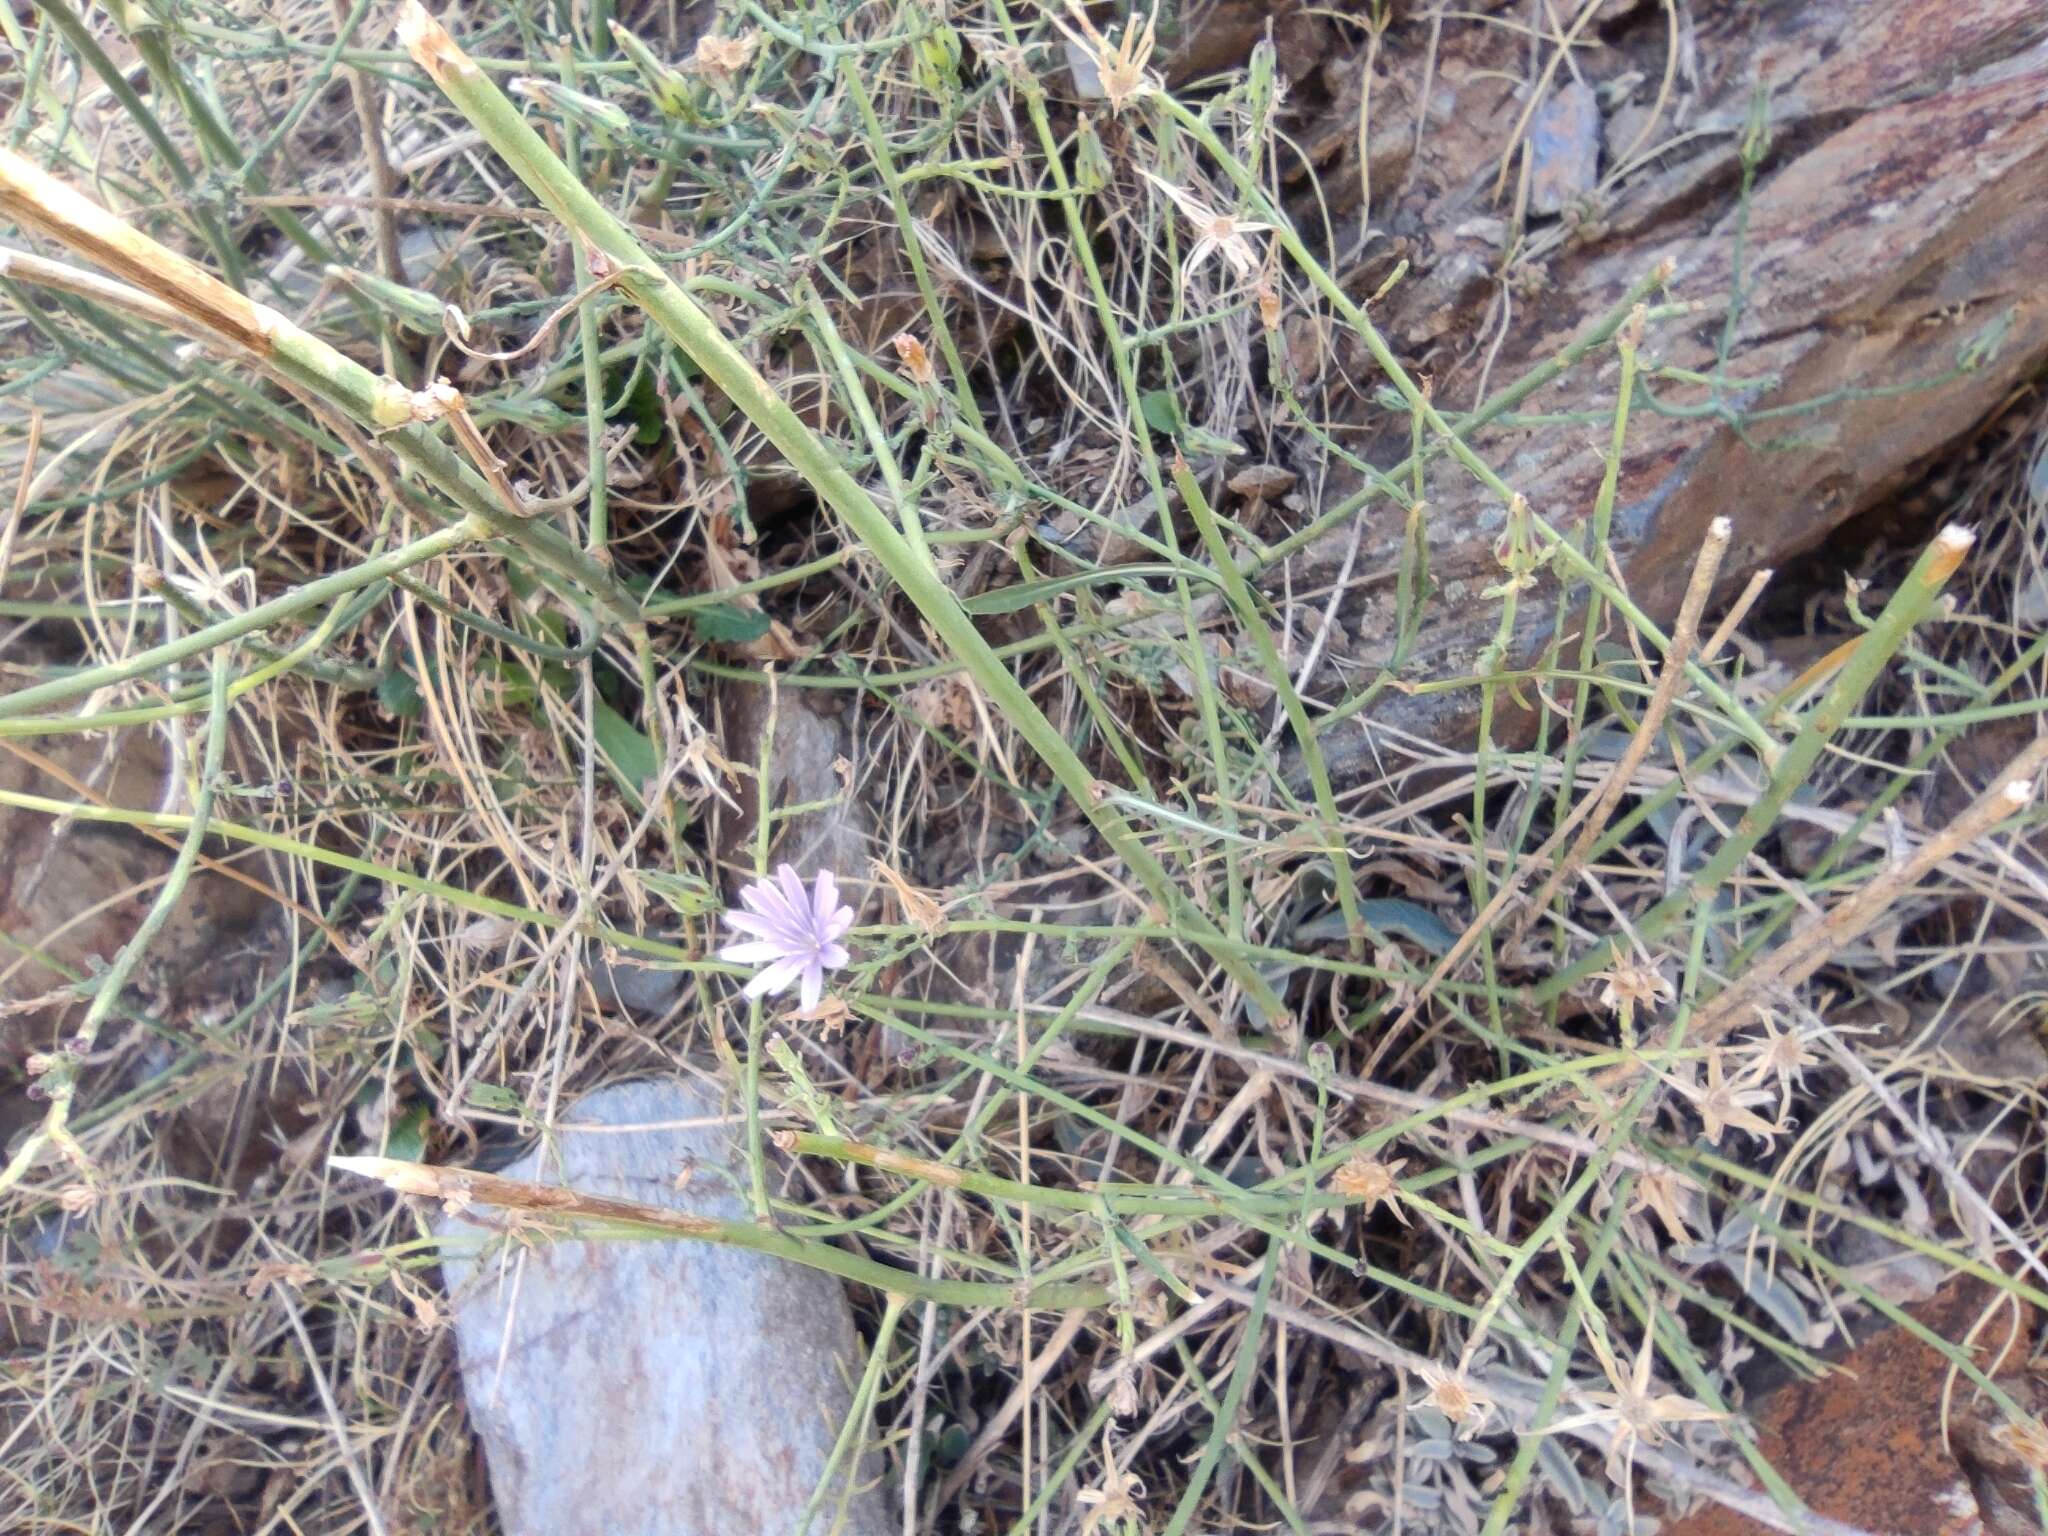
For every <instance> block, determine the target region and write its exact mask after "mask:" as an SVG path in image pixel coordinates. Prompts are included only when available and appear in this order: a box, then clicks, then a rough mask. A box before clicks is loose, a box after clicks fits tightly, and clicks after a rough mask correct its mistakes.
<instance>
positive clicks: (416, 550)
mask: <svg viewBox="0 0 2048 1536" xmlns="http://www.w3.org/2000/svg"><path fill="white" fill-rule="evenodd" d="M485 531H486V530H485V529H484V528H483V526H482V525H481V524H480V523H479V522H478V521H477V520H476V519H475V518H464V519H463V520H462V521H461V522H459V523H456V524H455V525H454V526H453V527H449V528H442V529H438V530H437V531H435V532H433V533H429V534H426V535H424V536H422V537H420V538H417V539H415V540H413V541H412V543H410V544H405V545H401V546H400V547H399V548H397V549H394V550H392V551H391V552H390V553H389V554H384V555H377V556H374V557H373V558H371V559H368V560H365V561H363V562H361V563H360V564H358V565H352V566H350V567H349V568H348V569H347V570H345V571H337V572H335V573H334V574H333V575H332V576H323V577H321V578H320V579H319V580H318V581H309V582H307V583H306V585H304V586H303V587H294V588H293V589H292V590H291V591H289V592H286V593H284V594H282V595H281V596H278V597H273V598H272V599H271V600H270V601H269V602H267V603H259V604H257V605H256V606H255V607H254V608H251V609H250V610H249V611H248V612H247V613H238V614H236V615H235V616H234V617H232V618H227V619H222V620H221V621H220V622H219V623H217V624H209V625H208V626H207V627H206V628H204V629H195V630H193V631H192V632H191V633H190V634H188V635H181V636H180V637H179V638H178V639H176V640H168V641H166V642H164V644H162V645H158V646H152V647H151V648H150V649H148V650H146V651H138V652H136V654H134V655H133V656H129V657H127V658H125V659H123V660H121V661H110V662H107V663H105V664H104V665H101V666H97V667H87V668H86V669H85V670H83V671H81V672H74V673H72V674H71V675H70V676H69V677H59V678H52V679H51V680H50V681H49V682H47V683H37V684H36V685H35V686H34V687H32V688H23V689H20V690H18V691H16V692H14V693H10V694H8V695H7V696H6V697H5V698H0V720H6V719H12V718H14V717H15V716H18V715H26V714H32V713H33V712H34V711H36V710H38V709H42V708H44V707H45V706H47V705H50V704H55V703H59V702H61V701H62V700H65V699H75V698H77V697H79V696H80V695H81V694H88V693H96V692H98V691H99V690H100V689H102V688H110V687H113V686H114V685H116V684H118V683H126V682H133V681H134V680H135V679H136V678H138V677H147V676H149V675H150V674H151V673H153V672H158V671H161V670H162V669H164V668H165V667H171V666H175V665H177V664H178V663H179V662H181V661H184V660H186V659H188V658H190V657H193V656H200V655H204V654H205V653H206V652H208V651H211V650H213V649H215V648H216V647H219V646H223V645H226V644H228V643H229V642H230V641H233V640H238V639H240V638H241V637H242V636H243V635H247V634H253V633H255V632H256V631H257V630H259V629H268V628H269V627H270V626H271V625H273V624H278V623H282V622H283V621H284V620H286V619H289V618H291V617H293V616H294V615H296V614H300V613H304V612H305V611H306V610H307V609H308V608H318V607H320V606H321V605H322V604H323V603H327V602H330V601H332V600H333V599H335V598H337V597H342V596H345V595H346V594H348V593H350V592H354V591H356V590H357V589H359V588H361V587H366V586H368V585H369V584H370V583H372V582H375V581H382V580H383V579H384V578H386V577H388V576H392V575H395V574H397V573H398V572H400V571H403V570H406V569H408V568H410V567H412V566H415V565H418V564H420V563H421V562H423V561H427V560H432V559H434V558H435V557H436V556H439V555H445V554H448V553H449V552H451V551H453V550H456V549H459V548H461V547H462V546H463V545H464V544H468V543H471V542H473V541H475V540H476V539H479V538H481V537H482V536H483V535H484V533H485Z"/></svg>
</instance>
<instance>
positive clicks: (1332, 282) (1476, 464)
mask: <svg viewBox="0 0 2048 1536" xmlns="http://www.w3.org/2000/svg"><path fill="white" fill-rule="evenodd" d="M1160 99H1161V100H1162V101H1163V102H1164V103H1165V106H1166V110H1167V112H1168V113H1169V114H1170V115H1171V116H1172V118H1173V120H1174V122H1175V123H1177V124H1178V125H1179V126H1180V127H1182V128H1184V129H1186V130H1187V132H1188V135H1189V136H1190V137H1191V138H1193V139H1195V140H1196V141H1197V142H1198V143H1199V144H1200V145H1201V146H1202V148H1203V149H1204V150H1205V151H1206V152H1207V153H1208V154H1209V155H1210V157H1211V158H1213V159H1214V160H1215V161H1216V163H1217V165H1219V166H1220V167H1221V168H1222V169H1223V172H1224V174H1226V175H1227V176H1229V178H1230V179H1231V181H1232V182H1233V183H1235V184H1236V186H1237V188H1238V190H1239V191H1240V192H1241V193H1243V194H1244V196H1245V199H1246V201H1247V202H1248V203H1249V204H1250V205H1251V207H1252V209H1253V211H1254V212H1255V213H1256V214H1257V215H1258V217H1259V218H1260V219H1262V220H1264V221H1266V222H1269V223H1271V224H1272V225H1273V226H1274V235H1275V238H1277V239H1278V240H1279V241H1280V244H1281V246H1282V247H1283V248H1284V249H1285V250H1286V252H1287V254H1288V256H1289V258H1290V259H1292V260H1293V262H1294V264H1295V265H1296V266H1297V267H1299V268H1300V269H1301V271H1302V273H1303V275H1304V276H1306V277H1307V278H1308V280H1309V281H1310V282H1311V283H1312V284H1313V285H1314V286H1315V287H1316V289H1317V290H1318V291H1319V292H1320V293H1321V294H1322V295H1323V297H1324V298H1326V299H1327V300H1329V302H1330V305H1331V307H1332V308H1333V309H1334V310H1335V311H1336V312H1337V313H1338V314H1339V315H1340V316H1342V317H1343V319H1344V321H1345V323H1346V324H1347V325H1349V326H1350V327H1351V328H1352V330H1353V331H1355V332H1356V333H1357V335H1358V338H1359V340H1360V341H1362V342H1363V343H1364V344H1365V349H1366V351H1367V352H1368V353H1370V354H1371V355H1372V360H1373V362H1374V363H1376V364H1377V365H1378V366H1379V368H1380V370H1381V372H1383V373H1385V374H1386V376H1387V378H1388V379H1389V380H1390V381H1391V382H1392V383H1393V385H1394V388H1395V389H1396V390H1398V391H1399V392H1400V395H1401V398H1402V399H1404V400H1406V401H1407V402H1408V404H1409V406H1410V408H1411V409H1413V410H1416V411H1418V412H1420V413H1421V415H1422V418H1423V420H1424V421H1426V422H1427V423H1428V424H1429V429H1430V431H1431V432H1432V433H1434V434H1435V435H1436V438H1437V440H1438V441H1439V442H1441V443H1442V445H1443V446H1444V448H1445V450H1446V451H1448V452H1449V453H1450V455H1451V457H1452V458H1454V459H1456V460H1457V461H1458V462H1459V463H1460V464H1462V465H1464V467H1465V468H1466V470H1467V471H1469V472H1470V474H1471V475H1472V478H1473V479H1475V480H1477V481H1478V482H1479V483H1480V485H1482V486H1484V487H1485V488H1486V489H1487V490H1488V491H1490V492H1491V493H1492V494H1493V495H1494V496H1496V497H1498V498H1499V500H1500V504H1501V505H1502V506H1503V507H1505V506H1508V505H1509V504H1511V503H1512V502H1513V501H1514V499H1515V490H1514V487H1513V486H1511V485H1509V484H1508V483H1507V481H1505V480H1503V479H1502V478H1501V477H1500V475H1499V473H1498V472H1497V471H1495V469H1494V468H1493V466H1492V465H1490V464H1488V463H1487V462H1486V461H1485V460H1484V459H1482V458H1481V457H1479V455H1478V454H1477V453H1475V452H1474V451H1473V449H1472V447H1471V445H1470V444H1469V443H1467V442H1466V441H1465V439H1464V436H1463V435H1462V433H1461V432H1460V431H1459V430H1458V429H1457V428H1456V427H1453V426H1452V425H1451V423H1449V422H1448V421H1446V420H1445V419H1444V417H1443V413H1442V412H1440V411H1439V410H1437V408H1436V406H1435V405H1434V404H1433V403H1431V401H1430V399H1429V397H1428V396H1427V395H1426V394H1425V393H1424V392H1423V390H1422V388H1421V386H1420V385H1418V384H1417V383H1416V382H1415V380H1414V379H1413V378H1412V377H1410V376H1409V373H1408V370H1407V369H1406V368H1404V367H1402V366H1401V360H1400V359H1399V358H1398V357H1396V356H1395V355H1394V349H1393V348H1392V347H1390V346H1388V345H1387V342H1386V338H1385V337H1383V336H1381V335H1380V333H1379V327H1377V326H1375V325H1374V324H1373V323H1372V321H1371V319H1369V318H1368V317H1367V315H1366V313H1365V310H1364V308H1363V307H1362V306H1361V305H1360V304H1359V303H1358V301H1357V300H1356V299H1354V298H1352V297H1351V295H1350V294H1349V293H1347V292H1346V291H1345V290H1344V287H1343V285H1342V284H1340V283H1339V282H1338V281H1337V280H1336V278H1335V277H1333V276H1331V275H1330V272H1329V270H1328V268H1326V267H1325V266H1324V265H1323V264H1322V263H1321V262H1320V261H1318V260H1317V259H1316V256H1315V253H1314V252H1313V251H1311V250H1310V249H1309V248H1308V245H1307V243H1306V242H1304V241H1303V240H1302V238H1301V236H1300V235H1299V234H1298V233H1296V231H1295V228H1294V225H1293V223H1292V221H1290V220H1289V219H1288V218H1287V217H1286V216H1285V215H1284V214H1283V213H1281V212H1280V211H1279V210H1278V209H1276V208H1274V207H1273V205H1272V202H1271V200H1270V199H1269V198H1267V196H1266V193H1265V189H1264V188H1263V187H1261V186H1260V185H1259V183H1258V180H1257V178H1255V177H1254V176H1253V175H1252V174H1251V172H1250V171H1248V170H1247V169H1246V168H1245V166H1244V164H1243V162H1242V161H1240V160H1239V159H1238V158H1237V157H1236V156H1235V155H1233V154H1232V153H1231V152H1230V150H1229V148H1228V147H1227V146H1225V144H1224V143H1223V141H1222V140H1221V139H1220V138H1218V137H1217V136H1216V130H1215V129H1214V128H1213V127H1212V126H1210V124H1209V123H1208V122H1206V121H1205V120H1203V119H1202V118H1201V117H1200V116H1198V115H1197V114H1196V113H1194V112H1191V111H1189V110H1188V108H1186V107H1185V106H1183V105H1181V104H1180V103H1179V102H1177V101H1175V100H1174V99H1173V98H1172V97H1171V96H1166V97H1162V98H1160ZM1623 318H1624V319H1626V318H1627V317H1626V316H1624V317H1623ZM1529 523H1530V527H1531V528H1533V529H1534V530H1535V531H1536V533H1537V534H1538V535H1539V536H1540V537H1541V538H1542V540H1543V542H1544V544H1545V545H1546V546H1547V547H1548V548H1549V549H1550V550H1552V551H1554V552H1555V554H1556V557H1557V558H1558V559H1559V560H1560V561H1561V562H1562V563H1564V564H1565V565H1567V566H1570V567H1571V568H1572V571H1573V573H1574V574H1575V575H1576V576H1578V577H1579V579H1580V580H1582V581H1585V582H1587V583H1588V584H1589V585H1590V586H1591V587H1592V588H1593V589H1594V590H1595V591H1597V592H1600V593H1601V594H1602V595H1603V596H1604V597H1606V599H1607V601H1608V602H1609V603H1610V604H1612V605H1613V607H1614V609H1615V611H1616V612H1618V613H1620V614H1622V615H1623V616H1624V617H1626V618H1627V620H1628V621H1629V623H1630V625H1631V626H1632V627H1633V628H1634V629H1635V630H1636V631H1637V633H1639V634H1641V635H1642V636H1643V637H1644V638H1645V639H1647V640H1648V641H1650V642H1651V643H1652V644H1654V645H1656V646H1657V647H1658V649H1660V650H1662V649H1665V648H1667V647H1668V646H1669V644H1670V641H1669V639H1668V637H1667V636H1666V635H1665V634H1664V632H1663V631H1662V630H1661V629H1660V628H1659V627H1658V626H1657V625H1656V624H1654V623H1652V622H1651V620H1650V616H1649V615H1648V614H1646V613H1644V612H1643V611H1642V610H1641V609H1640V608H1638V607H1637V606H1636V604H1635V603H1634V601H1633V600H1632V599H1631V598H1630V597H1629V595H1628V594H1627V593H1626V592H1624V591H1622V590H1621V589H1620V588H1619V587H1617V586H1615V585H1614V583H1613V582H1612V581H1611V580H1609V578H1608V575H1607V573H1606V572H1605V571H1603V570H1601V569H1600V567H1598V566H1597V565H1595V564H1594V563H1593V562H1592V561H1591V560H1589V559H1588V558H1587V557H1586V555H1585V553H1584V552H1583V551H1582V550H1580V549H1579V548H1578V546H1577V545H1575V544H1574V543H1573V542H1572V541H1571V540H1570V539H1568V538H1566V537H1565V536H1564V535H1563V534H1561V533H1559V532H1558V531H1557V530H1556V529H1555V528H1553V527H1551V526H1550V524H1549V523H1548V522H1546V521H1545V520H1544V519H1543V518H1541V517H1539V516H1537V515H1536V514H1535V513H1533V512H1532V513H1531V514H1530V517H1529ZM1687 676H1689V677H1690V678H1691V679H1692V681H1693V684H1694V686H1696V687H1697V688H1698V689H1699V690H1700V691H1701V692H1702V693H1704V694H1705V695H1706V696H1707V697H1708V698H1710V699H1712V700H1713V701H1714V703H1715V705H1716V706H1717V707H1719V708H1720V709H1721V710H1722V711H1723V712H1724V713H1725V714H1726V715H1727V717H1728V718H1729V720H1730V721H1732V722H1733V723H1734V724H1735V725H1736V727H1737V728H1738V729H1740V730H1741V731H1742V732H1743V733H1744V735H1745V736H1747V737H1748V738H1749V740H1750V741H1751V743H1752V744H1753V745H1754V746H1755V747H1756V749H1757V751H1758V752H1759V753H1760V754H1762V755H1763V757H1764V759H1765V760H1766V761H1770V760H1772V759H1774V758H1775V757H1776V756H1777V753H1778V744H1777V742H1776V741H1774V740H1772V738H1771V735H1770V733H1769V732H1768V731H1766V730H1765V729H1764V727H1763V726H1762V725H1761V724H1760V723H1759V722H1758V721H1757V719H1756V717H1755V716H1754V715H1752V714H1751V713H1750V711H1749V708H1748V707H1747V706H1746V705H1745V704H1743V702H1742V701H1741V700H1740V699H1738V698H1736V697H1735V695H1734V694H1733V693H1731V692H1730V691H1729V690H1728V689H1727V688H1726V687H1724V686H1723V685H1722V683H1721V680H1720V679H1719V678H1718V677H1716V676H1714V674H1713V673H1712V672H1710V671H1708V670H1707V669H1706V668H1705V667H1703V666H1701V665H1700V664H1699V663H1698V662H1696V661H1695V662H1691V663H1688V665H1687Z"/></svg>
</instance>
